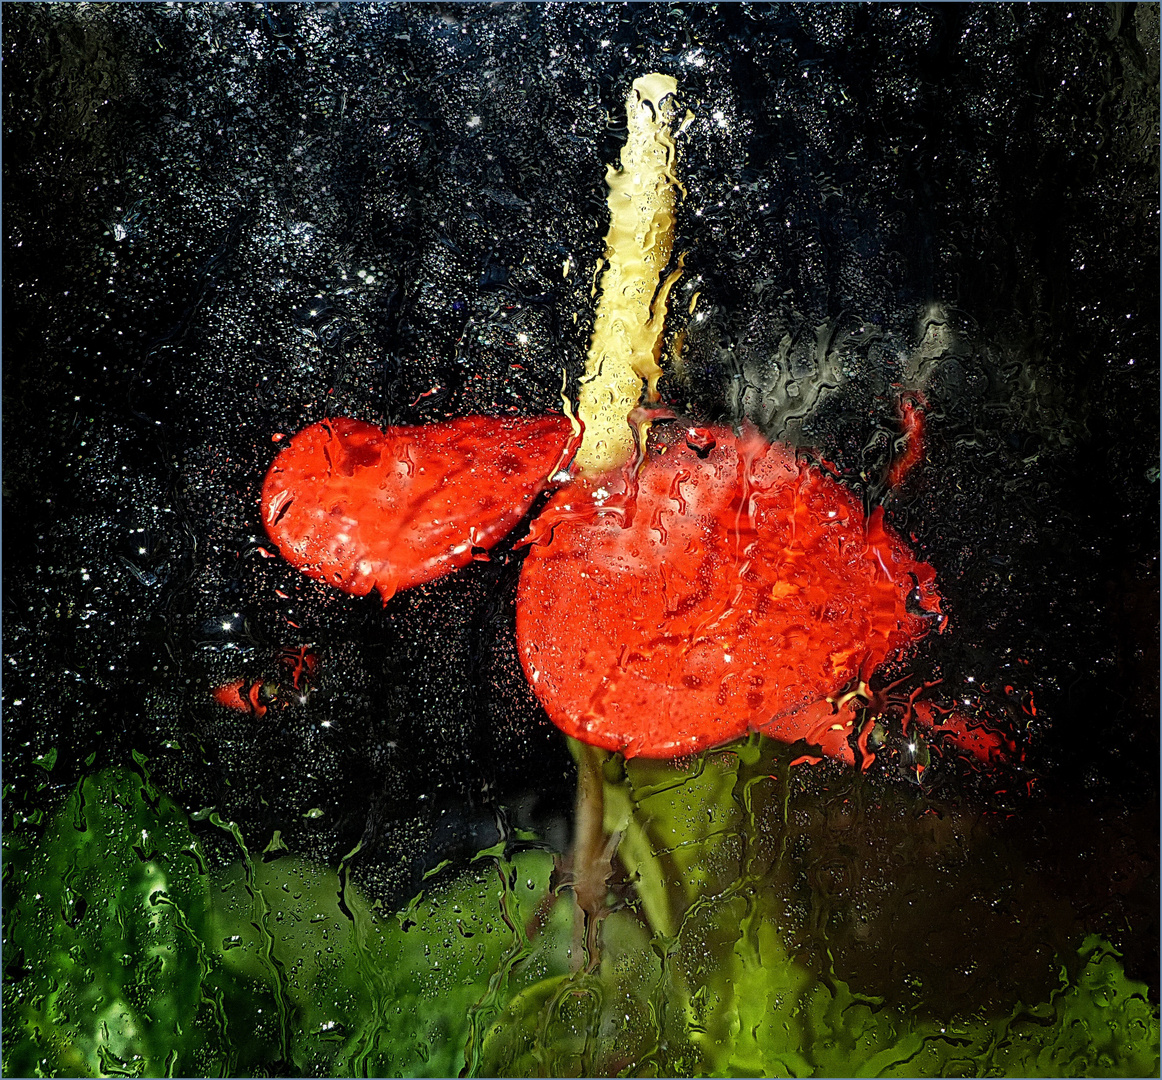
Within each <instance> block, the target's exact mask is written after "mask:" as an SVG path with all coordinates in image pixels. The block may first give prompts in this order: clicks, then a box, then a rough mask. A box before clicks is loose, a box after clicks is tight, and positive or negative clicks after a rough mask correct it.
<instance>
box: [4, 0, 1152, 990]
mask: <svg viewBox="0 0 1162 1080" xmlns="http://www.w3.org/2000/svg"><path fill="white" fill-rule="evenodd" d="M3 50H4V52H3V59H4V116H3V123H4V143H3V150H4V238H3V242H4V247H3V271H4V292H3V299H4V323H3V331H4V427H3V452H4V517H3V521H4V551H3V554H4V596H3V601H4V608H3V630H4V681H3V701H4V737H5V741H4V766H5V774H4V775H5V790H6V798H5V802H6V805H7V806H8V807H9V813H7V814H6V825H7V824H9V823H10V822H14V821H16V820H18V819H21V820H23V818H24V816H25V815H27V814H28V813H30V812H31V811H32V810H34V809H35V808H37V807H42V806H47V805H50V804H52V803H55V802H57V801H59V800H60V798H61V797H62V793H63V792H65V791H67V790H68V788H69V787H70V786H71V785H72V783H74V782H75V779H76V777H77V776H79V775H81V774H82V773H83V772H86V771H89V770H90V769H95V768H98V767H100V766H101V765H104V764H107V763H110V762H120V761H126V760H128V759H129V756H130V754H131V752H133V751H136V752H137V754H139V755H143V757H144V759H145V760H146V761H147V767H148V768H149V769H151V770H152V771H153V774H154V776H155V777H156V778H157V779H158V781H159V782H160V783H161V784H162V786H163V787H165V788H166V789H167V790H168V791H169V792H170V793H171V794H172V795H173V796H174V798H176V799H177V800H178V802H179V803H181V804H182V805H183V806H184V807H186V809H187V810H190V811H195V810H198V809H201V808H205V807H209V806H215V807H217V808H218V809H219V811H220V812H221V813H222V815H223V816H224V817H227V818H233V819H235V820H237V821H239V823H240V824H241V825H242V827H243V831H244V833H245V834H246V835H247V837H248V838H249V840H250V843H251V846H252V848H253V847H254V845H257V846H258V849H259V850H261V848H262V846H263V845H264V844H265V843H266V842H267V840H269V838H270V836H271V834H272V830H273V829H276V828H277V829H279V830H280V831H281V833H282V836H283V838H284V840H285V841H286V842H287V843H288V844H289V846H290V847H291V849H292V850H293V851H295V852H297V853H300V854H305V855H308V856H311V857H314V858H317V859H320V860H322V861H324V862H328V863H330V864H331V865H335V864H336V863H337V861H338V860H339V859H340V858H341V857H342V856H343V855H345V854H346V853H348V852H349V851H351V850H352V848H354V847H355V845H356V844H357V843H358V842H360V841H362V842H363V848H362V850H361V851H360V853H359V855H358V856H357V857H356V858H355V859H354V860H353V861H352V863H351V865H352V866H353V868H354V869H355V872H356V873H357V874H358V875H359V877H360V880H361V881H363V883H364V884H365V886H366V887H367V888H368V889H369V890H371V891H372V892H373V893H375V894H377V895H380V896H382V897H384V898H385V899H388V900H390V901H392V902H398V901H400V900H401V899H406V898H407V896H408V895H409V890H411V889H413V888H414V886H415V884H416V883H417V881H418V880H419V877H420V875H421V874H422V873H423V871H424V870H426V869H428V868H430V867H432V866H434V865H436V864H437V863H438V862H440V861H441V860H443V859H451V860H453V864H454V865H455V864H456V863H457V861H458V860H462V859H463V858H464V857H465V856H467V855H470V854H471V853H473V852H475V851H476V850H477V849H478V848H479V847H480V846H482V845H486V844H488V843H491V842H492V840H493V839H495V837H496V835H497V830H498V829H499V830H501V831H504V830H506V829H508V828H510V827H511V825H512V824H513V823H520V824H525V825H528V826H530V827H533V828H535V829H537V830H539V831H540V832H541V833H542V834H543V835H545V836H546V837H547V838H548V839H549V841H550V842H551V843H552V844H553V845H555V846H556V847H557V848H558V849H562V848H563V847H564V846H565V845H566V844H567V838H568V831H567V830H568V818H569V814H570V807H571V804H572V797H573V766H572V761H571V759H570V758H569V755H568V753H567V751H566V750H565V748H564V745H563V741H562V739H561V738H560V736H559V735H558V734H557V732H556V731H555V729H553V728H552V727H551V725H549V724H548V723H547V721H546V720H545V719H544V717H543V714H542V713H541V712H540V710H539V707H538V706H537V704H536V702H535V699H533V697H532V695H531V693H530V692H529V691H528V689H527V687H526V686H525V683H524V679H523V676H522V675H521V673H520V669H519V665H518V664H517V662H516V659H515V649H514V645H513V641H512V604H511V598H512V595H513V591H514V588H515V581H516V575H517V573H518V572H519V558H518V556H516V555H513V553H512V552H511V544H509V545H508V546H502V548H501V549H500V551H498V552H497V553H496V554H495V557H494V559H493V561H492V562H489V563H479V564H474V565H473V566H472V567H470V568H469V569H468V570H466V571H464V572H462V573H460V574H458V575H455V576H453V577H451V578H448V579H446V580H444V581H441V582H438V583H435V584H433V585H431V586H428V587H424V588H420V589H416V590H413V591H411V592H409V593H406V594H403V595H401V596H399V597H397V598H396V599H394V600H393V601H392V602H391V603H390V604H389V605H388V606H387V607H386V608H383V607H382V606H381V605H380V604H379V602H378V601H377V600H376V599H375V598H363V599H356V598H351V597H347V596H344V595H340V594H335V593H332V592H330V591H329V590H327V589H326V588H324V587H322V586H320V585H317V584H316V583H313V582H310V581H308V580H307V579H306V578H304V577H302V576H300V575H298V574H296V573H295V572H294V571H292V570H291V569H290V568H289V567H288V566H286V565H285V564H283V563H282V562H281V561H280V560H277V559H268V558H265V557H264V556H263V554H262V552H261V550H260V548H261V545H262V543H263V541H264V538H263V535H262V531H261V526H260V522H259V517H258V513H257V498H258V491H259V487H260V485H261V481H262V477H263V475H264V473H265V470H266V468H267V466H268V464H269V462H270V459H271V458H272V457H273V454H274V451H275V449H276V444H275V443H274V442H272V438H271V437H272V434H274V433H279V432H281V433H287V434H289V433H293V432H294V431H297V430H298V429H299V428H301V427H303V426H304V425H306V424H307V423H310V422H313V421H315V420H318V419H320V418H321V417H323V416H325V415H329V414H345V415H354V416H358V417H360V418H363V419H367V420H372V421H376V422H380V423H388V422H409V423H417V422H423V421H431V420H437V419H442V418H446V417H451V416H457V415H464V414H467V413H474V412H482V413H488V414H493V415H503V414H525V415H531V414H536V413H541V412H545V411H556V410H558V409H559V408H560V397H559V393H560V385H561V383H560V380H561V370H562V367H564V368H566V369H567V371H568V374H569V378H570V379H571V380H574V381H575V379H576V377H577V374H578V372H579V371H580V370H581V368H582V365H583V360H584V353H585V348H586V345H587V340H588V333H589V327H590V326H591V318H592V307H593V301H592V299H591V296H590V287H591V284H592V273H593V268H594V266H595V265H596V262H597V260H598V258H599V256H600V254H601V251H602V238H603V236H604V231H605V216H604V199H605V188H604V183H603V176H604V168H605V163H607V162H610V161H613V160H614V159H615V157H616V154H617V151H618V148H619V146H620V144H621V141H622V132H623V125H624V107H623V103H624V99H625V94H626V92H627V90H628V87H629V84H630V82H631V81H632V79H633V78H634V77H635V76H636V75H639V74H643V73H646V72H648V71H653V70H658V71H663V72H668V73H672V74H674V75H675V76H676V77H677V78H678V81H679V85H680V96H681V98H682V101H683V103H684V104H685V105H686V106H688V107H689V108H690V110H691V111H692V113H693V114H694V117H695V119H694V121H693V123H692V124H691V125H690V127H689V129H688V130H687V132H686V133H685V135H684V136H682V138H681V140H680V152H681V155H682V163H681V174H682V176H683V179H684V181H685V184H686V187H687V190H688V197H687V199H686V200H685V202H684V204H683V207H682V211H681V216H680V222H679V244H678V246H679V248H681V249H684V250H686V251H687V252H688V256H687V268H688V269H687V275H686V278H685V279H684V282H683V285H682V286H681V288H680V290H679V294H678V295H679V297H680V298H679V300H678V301H677V302H676V303H675V304H674V305H673V307H674V311H673V312H672V315H671V320H670V331H671V340H673V339H674V338H675V337H676V336H677V334H678V332H679V331H680V330H684V331H685V333H686V342H685V347H684V350H683V352H682V358H681V362H680V369H679V370H675V371H674V373H673V374H672V375H671V376H670V377H669V378H668V379H667V380H665V381H664V383H663V389H664V391H665V393H666V394H667V395H668V396H669V398H670V400H671V401H672V403H673V404H675V405H677V406H679V407H680V408H682V409H685V410H688V411H690V412H691V413H693V414H694V415H696V416H699V417H701V418H704V419H718V420H737V419H739V418H740V417H741V416H742V415H744V414H745V415H749V416H750V417H751V418H753V419H755V420H756V421H758V422H759V423H761V424H762V425H763V426H764V427H765V429H766V430H767V431H768V433H769V434H771V436H772V437H775V438H784V439H789V440H791V441H793V442H796V443H797V444H799V445H802V446H810V447H813V448H815V449H816V450H818V451H819V452H821V453H822V454H823V455H824V456H825V457H827V458H828V459H829V460H831V461H834V462H836V463H837V464H838V465H839V466H840V468H841V469H842V470H843V472H844V475H845V480H846V482H848V483H849V484H851V485H852V486H853V487H854V488H855V489H856V490H858V491H860V493H861V494H863V495H864V496H865V498H866V499H867V500H868V501H869V503H870V502H872V501H877V500H879V499H881V498H884V499H886V506H887V513H888V517H889V520H891V521H893V522H894V523H895V525H896V526H897V528H899V529H900V530H901V531H902V532H905V533H910V534H913V535H914V536H915V538H916V546H917V549H918V551H920V552H921V553H922V555H923V557H924V558H926V559H927V560H928V561H930V562H931V563H932V564H933V565H934V566H935V567H936V568H937V571H938V573H939V581H940V588H941V591H942V593H943V595H944V597H945V599H946V609H947V611H948V612H949V614H950V616H951V626H952V629H951V630H950V632H949V633H947V634H945V635H943V636H941V637H939V638H935V637H933V638H930V639H929V640H927V641H926V642H925V643H923V645H922V646H921V647H920V649H919V650H918V653H917V655H916V656H915V657H913V658H912V661H911V664H910V666H909V668H908V670H911V671H912V672H913V673H914V675H915V677H916V678H917V679H919V678H921V677H928V678H932V677H940V678H942V679H943V680H944V682H943V683H942V684H941V689H940V690H939V691H938V693H937V699H938V700H941V701H944V702H948V701H951V700H954V699H956V700H965V701H967V702H968V703H969V707H970V708H971V709H972V710H975V713H976V714H980V715H987V716H990V717H992V718H993V720H994V721H995V722H997V723H1000V724H1002V725H1004V726H1006V727H1007V729H1008V730H1010V731H1011V732H1012V733H1014V734H1015V735H1017V736H1018V737H1019V740H1020V744H1021V747H1022V750H1023V752H1024V754H1025V760H1024V762H1023V764H1022V765H1021V766H1020V768H1019V769H1017V770H1016V771H1014V772H1012V773H1006V774H1004V775H1003V776H1000V777H999V778H998V777H996V776H992V775H977V774H975V773H973V772H972V770H970V769H969V768H968V766H967V765H966V764H965V763H964V762H962V761H960V760H959V759H957V758H955V757H954V756H951V755H949V756H946V757H945V758H942V759H940V758H938V759H937V762H936V764H935V766H934V767H933V769H932V770H931V771H930V773H929V774H928V777H927V781H926V783H927V785H928V786H927V789H926V791H927V795H923V794H920V793H918V794H917V797H927V796H931V797H932V798H940V799H944V800H954V801H955V800H958V799H960V800H968V801H970V802H973V803H974V804H976V805H980V806H984V807H986V808H988V809H989V810H990V812H994V813H996V814H997V815H999V816H1001V817H1004V815H1005V814H1008V813H1010V812H1013V815H1014V817H1015V818H1016V819H1017V821H1018V822H1020V823H1021V824H1019V825H1018V826H1014V828H1015V829H1016V830H1017V831H1018V832H1019V834H1020V837H1021V843H1022V844H1023V846H1024V849H1025V851H1026V852H1027V854H1028V857H1029V858H1030V859H1031V860H1032V861H1033V862H1034V863H1035V864H1036V865H1037V866H1038V868H1039V871H1040V872H1041V873H1042V874H1043V875H1045V877H1046V879H1047V880H1048V881H1050V882H1053V883H1054V887H1055V888H1059V889H1060V890H1061V891H1062V892H1063V893H1064V895H1067V896H1069V897H1070V898H1071V900H1072V902H1073V906H1074V909H1075V910H1076V911H1078V912H1081V915H1082V919H1083V921H1084V922H1086V923H1087V925H1090V926H1093V927H1097V928H1099V929H1101V930H1102V932H1104V933H1107V934H1109V935H1111V936H1113V937H1114V939H1115V941H1117V942H1119V943H1121V944H1122V946H1123V947H1124V948H1126V949H1127V951H1128V956H1127V965H1128V967H1129V969H1130V971H1131V973H1132V974H1135V975H1137V976H1138V977H1149V978H1151V980H1156V974H1157V951H1156V950H1157V771H1158V754H1159V749H1158V668H1159V659H1158V571H1157V555H1158V501H1159V495H1158V491H1159V488H1158V460H1159V459H1158V425H1157V417H1158V404H1159V395H1158V363H1157V360H1158V319H1157V313H1158V108H1157V92H1158V9H1157V7H1156V6H1154V7H1147V6H1144V5H1133V4H1124V5H1123V4H1116V5H1086V6H1073V5H1057V4H1052V5H1050V4H1045V5H1006V4H1000V5H991V4H990V5H980V6H957V5H935V6H931V7H923V6H919V7H913V6H906V7H895V6H886V5H874V6H868V7H862V6H849V5H788V6H782V5H779V6H749V5H713V4H712V5H689V6H682V5H673V6H652V5H616V6H614V5H609V6H605V5H600V6H598V5H572V4H570V5H551V6H547V7H542V6H532V5H528V6H523V5H498V6H490V5H480V6H464V7H458V6H448V7H444V6H439V5H423V6H409V5H385V6H348V5H336V4H320V5H312V6H299V5H289V6H284V5H251V4H221V5H218V4H214V5H199V4H166V5H152V4H150V5H135V4H110V5H100V4H96V5H80V6H73V5H35V4H32V5H15V6H14V5H5V9H4V24H3ZM566 259H568V260H570V263H571V267H572V269H571V273H570V274H569V275H568V276H567V277H565V276H563V275H562V269H561V268H562V264H563V263H564V261H565V260H566ZM695 290H696V291H699V292H700V293H701V296H700V298H699V302H698V306H697V308H696V311H697V312H698V313H700V315H701V317H700V318H698V317H690V316H689V315H688V301H689V298H690V296H691V295H692V292H693V291H695ZM904 389H923V391H924V392H925V394H926V396H927V399H928V401H929V403H930V406H931V407H930V411H929V416H928V430H929V441H928V446H927V452H928V453H927V460H926V463H925V466H924V468H923V470H922V472H920V473H919V474H918V475H917V476H915V477H914V478H913V479H910V480H909V481H908V484H907V485H906V487H905V488H904V489H902V490H901V491H899V492H895V493H892V494H890V495H888V494H886V493H885V491H884V487H883V484H882V477H883V471H884V466H885V465H886V462H887V460H888V457H889V455H890V448H889V447H890V439H891V437H892V436H893V435H894V434H895V432H896V420H895V412H894V410H895V403H896V401H897V400H898V397H899V393H900V392H901V391H902V390H904ZM804 403H805V404H804ZM276 590H280V591H281V592H283V593H285V594H286V598H285V599H284V598H282V597H280V596H278V595H277V593H276ZM292 623H294V624H297V626H295V625H292ZM300 644H309V645H310V646H311V647H312V648H313V649H314V650H315V651H316V652H317V654H318V656H319V665H320V666H319V673H318V676H317V678H316V679H315V681H314V684H313V689H312V693H311V695H310V696H309V699H308V700H307V701H306V702H305V703H297V702H293V701H291V702H289V703H287V704H285V705H283V706H282V707H276V708H272V709H271V710H270V711H268V713H267V714H266V716H264V717H252V716H248V715H245V714H241V713H233V712H228V711H227V710H225V709H222V708H220V707H218V706H216V705H214V704H213V702H212V701H211V698H210V689H211V688H212V687H213V686H215V685H217V684H220V683H224V682H227V681H230V680H231V679H236V678H244V679H246V680H247V681H250V680H254V679H278V678H280V677H281V675H280V672H281V670H282V669H280V667H279V661H278V654H279V650H280V649H284V648H288V647H297V646H298V645H300ZM1006 687H1010V688H1011V689H1009V690H1006ZM1034 709H1035V715H1034ZM53 750H55V751H56V754H57V756H56V758H55V762H52V761H50V760H48V759H46V758H45V757H44V755H45V754H46V753H49V752H50V751H53ZM828 769H833V770H840V767H839V766H823V767H821V770H820V773H819V775H823V776H825V777H827V776H836V775H838V772H833V773H828V772H826V770H828ZM1030 781H1031V784H1030ZM871 782H872V783H873V784H879V785H881V787H882V790H884V791H887V790H888V789H889V788H890V787H891V786H892V785H901V784H906V783H907V782H906V781H905V780H903V779H902V778H901V777H900V776H899V775H898V774H897V773H896V772H894V771H893V770H892V769H891V768H890V766H888V765H885V766H883V767H882V768H881V769H880V770H879V771H878V772H876V773H874V774H873V776H872V778H871ZM313 810H319V811H321V814H315V815H311V816H307V815H309V814H310V812H311V811H313ZM208 842H211V841H209V840H208ZM224 857H226V856H223V858H224Z"/></svg>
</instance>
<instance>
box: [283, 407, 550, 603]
mask: <svg viewBox="0 0 1162 1080" xmlns="http://www.w3.org/2000/svg"><path fill="white" fill-rule="evenodd" d="M570 430H571V429H570V424H569V421H568V420H567V419H565V417H563V416H545V417H537V418H535V419H515V420H513V419H498V418H492V417H484V416H467V417H463V418H460V419H457V420H451V421H448V422H447V423H442V424H427V425H425V426H423V427H395V428H390V429H388V430H387V431H384V430H382V429H381V428H378V427H376V426H375V425H374V424H367V423H363V422H362V421H359V420H348V419H342V418H339V419H334V420H324V421H323V422H322V423H318V424H314V425H312V426H311V427H308V428H305V429H304V430H303V431H300V432H299V433H298V434H297V435H296V436H295V437H294V438H293V439H292V440H291V442H290V445H289V446H287V448H286V449H285V450H283V451H282V452H281V453H280V454H279V455H278V457H276V458H275V460H274V463H273V464H272V465H271V467H270V471H269V472H268V473H267V476H266V482H265V483H264V484H263V488H262V522H263V525H264V526H265V528H266V531H267V533H268V535H269V536H270V538H271V540H272V541H273V542H274V543H275V544H276V545H277V546H278V549H279V551H280V552H281V553H282V555H283V557H284V558H285V559H287V561H288V562H290V563H291V564H292V565H294V566H296V567H297V568H298V569H299V570H301V571H302V572H303V573H304V574H307V575H308V576H310V577H313V578H316V579H318V580H319V581H323V582H326V583H327V584H328V585H334V586H335V587H336V588H339V589H343V590H344V591H345V592H350V593H355V594H357V595H360V596H362V595H363V594H365V593H368V592H370V591H371V590H372V589H378V590H379V592H380V594H381V595H382V596H383V598H384V600H385V601H386V600H388V599H390V597H391V596H392V595H394V594H395V592H396V591H397V590H399V589H405V588H408V587H409V586H412V585H419V584H422V583H423V582H425V581H431V580H432V579H433V578H437V577H440V576H441V575H443V574H446V573H448V572H449V571H450V570H454V569H456V568H457V567H460V566H465V565H466V564H467V563H469V562H471V561H472V559H473V558H478V557H480V556H481V555H482V554H483V553H484V552H486V551H487V550H488V549H489V548H491V547H492V546H493V545H494V544H496V543H497V542H498V541H499V540H501V539H502V538H503V537H504V536H505V535H506V534H507V533H508V532H509V531H511V529H512V528H513V526H515V525H516V523H517V522H518V521H519V520H520V519H521V517H522V516H523V515H524V514H525V513H526V511H527V510H528V508H529V506H530V504H531V503H532V501H533V499H534V498H535V497H536V496H537V494H538V493H539V492H540V491H542V490H543V489H544V488H545V486H546V484H547V477H548V476H549V475H550V473H551V472H552V471H553V470H554V469H555V467H556V466H557V464H558V462H559V461H560V459H561V457H562V454H563V452H564V450H565V447H566V444H567V443H568V441H569V436H570Z"/></svg>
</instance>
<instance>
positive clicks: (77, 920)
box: [4, 770, 209, 1076]
mask: <svg viewBox="0 0 1162 1080" xmlns="http://www.w3.org/2000/svg"><path fill="white" fill-rule="evenodd" d="M10 858H11V859H12V860H13V865H11V866H6V871H12V872H11V873H9V874H7V875H6V876H7V882H8V885H9V888H8V890H7V892H6V896H5V901H6V903H5V908H4V938H5V944H6V946H7V948H6V955H7V957H8V958H9V960H8V961H7V962H8V963H9V964H11V959H10V958H11V957H12V956H13V955H14V954H15V955H16V956H17V957H18V958H19V970H18V972H17V973H16V974H15V976H14V975H13V974H12V973H11V972H12V969H11V966H10V967H9V972H10V974H9V978H8V979H6V981H5V986H4V1004H5V1010H4V1028H5V1030H4V1069H5V1072H6V1073H7V1074H8V1075H33V1074H36V1073H46V1074H50V1075H52V1074H56V1075H62V1074H63V1075H75V1076H95V1075H113V1074H121V1075H134V1076H161V1075H165V1074H166V1073H167V1072H170V1071H172V1070H173V1069H174V1068H175V1066H176V1064H177V1062H178V1061H179V1060H182V1059H183V1056H184V1055H186V1054H188V1053H190V1052H191V1051H193V1050H194V1049H195V1048H196V1047H197V1046H198V1044H199V1042H200V1037H199V1036H198V1034H197V1027H196V1024H195V1019H196V1017H197V1015H198V1012H199V1008H200V1002H201V982H202V975H203V972H204V969H205V965H206V959H205V944H204V943H205V936H206V920H207V915H208V909H209V904H208V880H207V878H206V875H205V874H204V872H203V869H202V868H203V866H204V860H203V859H202V856H201V852H200V850H199V849H198V845H197V842H196V840H195V839H194V837H193V836H192V835H191V834H190V831H189V828H188V825H187V824H186V819H185V817H184V815H183V814H182V813H181V812H180V811H179V810H178V809H177V808H176V807H175V806H174V805H173V803H171V802H170V801H169V800H168V799H166V798H164V797H163V796H160V795H158V794H157V793H156V792H155V791H153V790H152V788H151V786H150V785H149V783H148V780H147V779H146V778H145V777H144V776H143V775H142V774H140V773H137V772H130V771H127V770H111V771H109V772H104V773H101V774H99V775H97V776H93V777H89V778H87V779H85V780H83V781H82V782H81V783H80V784H78V785H77V788H76V790H75V791H74V792H73V794H72V796H71V797H70V798H69V800H68V802H67V803H66V804H65V806H64V808H63V809H62V810H61V811H60V812H59V813H58V814H57V816H56V818H55V819H54V820H53V822H52V823H51V824H50V826H49V828H48V829H47V831H46V832H45V834H44V837H43V839H42V841H41V843H40V844H39V845H38V846H37V847H36V848H35V849H25V850H23V851H14V850H12V849H9V850H7V851H6V862H8V861H9V859H10Z"/></svg>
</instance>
